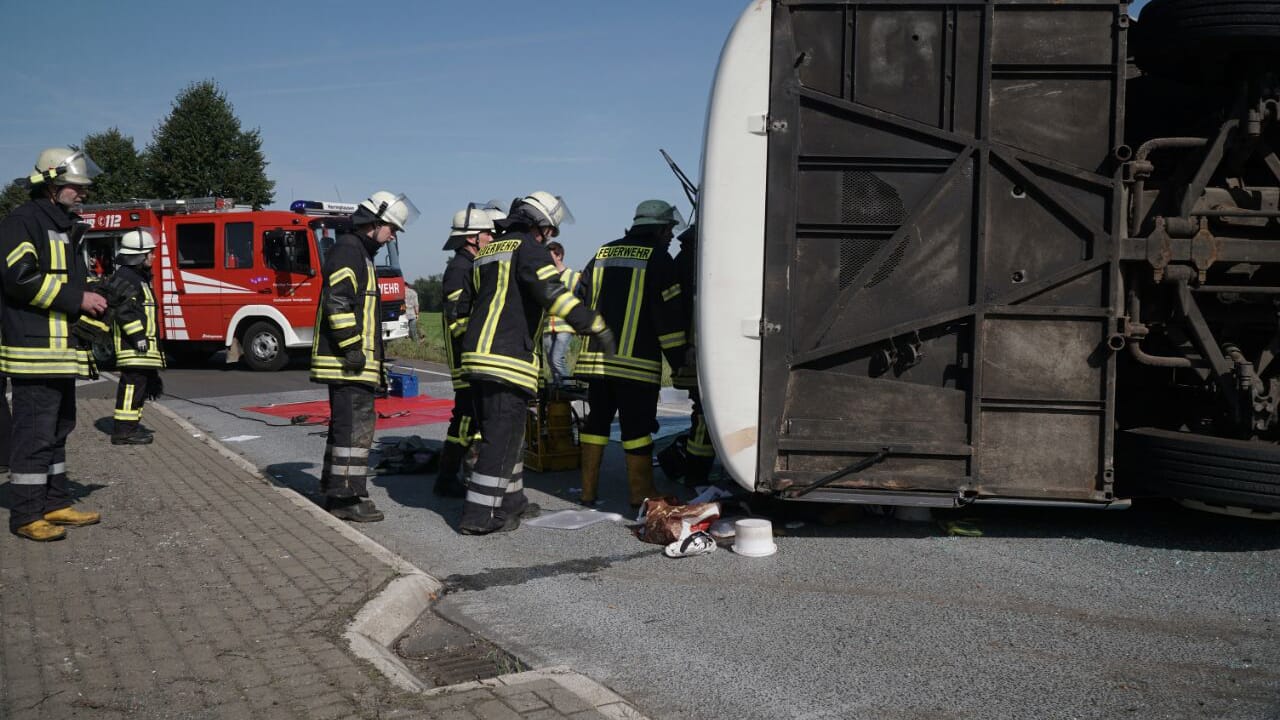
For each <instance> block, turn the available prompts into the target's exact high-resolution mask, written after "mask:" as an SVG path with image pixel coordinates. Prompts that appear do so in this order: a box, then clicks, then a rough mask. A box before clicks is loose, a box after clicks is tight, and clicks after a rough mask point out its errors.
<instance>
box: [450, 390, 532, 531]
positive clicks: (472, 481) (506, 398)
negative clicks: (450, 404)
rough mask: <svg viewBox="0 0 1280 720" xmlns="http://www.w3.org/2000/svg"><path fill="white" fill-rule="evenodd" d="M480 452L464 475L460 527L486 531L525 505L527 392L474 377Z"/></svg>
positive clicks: (497, 525) (515, 513)
mask: <svg viewBox="0 0 1280 720" xmlns="http://www.w3.org/2000/svg"><path fill="white" fill-rule="evenodd" d="M471 395H472V400H473V407H474V408H475V418H476V422H477V424H478V425H479V430H480V439H479V441H478V443H479V444H478V449H479V457H478V458H477V459H476V466H475V469H474V470H473V471H472V473H471V477H470V478H468V479H467V499H466V502H465V503H464V504H463V507H462V522H461V527H462V528H464V529H467V530H479V531H484V532H487V531H490V530H495V529H497V528H500V527H502V526H503V525H504V524H506V522H507V519H508V518H510V517H512V516H513V515H519V514H520V513H522V512H524V510H525V508H526V507H528V505H529V500H528V498H526V497H525V494H524V457H523V452H524V429H525V422H526V416H527V415H528V413H529V401H530V399H531V398H530V397H529V395H528V393H526V392H525V391H523V390H517V389H516V388H515V387H513V386H511V385H507V384H506V383H501V382H495V381H492V380H472V381H471Z"/></svg>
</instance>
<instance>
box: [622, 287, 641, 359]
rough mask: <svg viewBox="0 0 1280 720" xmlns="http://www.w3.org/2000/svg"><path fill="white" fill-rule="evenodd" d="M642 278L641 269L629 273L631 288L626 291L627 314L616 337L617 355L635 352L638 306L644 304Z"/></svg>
mask: <svg viewBox="0 0 1280 720" xmlns="http://www.w3.org/2000/svg"><path fill="white" fill-rule="evenodd" d="M644 276H645V271H644V270H643V269H640V268H637V269H634V270H632V271H631V288H630V289H629V290H627V314H626V317H624V318H623V320H622V333H621V334H619V336H618V354H619V355H631V354H632V353H634V352H635V347H636V332H637V331H638V330H639V329H640V306H641V305H642V304H644Z"/></svg>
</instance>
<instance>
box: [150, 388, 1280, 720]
mask: <svg viewBox="0 0 1280 720" xmlns="http://www.w3.org/2000/svg"><path fill="white" fill-rule="evenodd" d="M419 365H420V366H421V369H422V371H423V373H422V374H421V375H420V379H421V382H422V390H423V391H424V392H426V393H428V394H431V395H435V396H441V397H445V396H448V394H449V390H448V385H447V382H444V380H445V378H444V377H443V376H442V375H441V374H439V373H440V371H441V368H439V367H438V366H434V367H433V366H430V365H427V364H421V363H420V364H419ZM432 373H436V374H432ZM166 385H167V388H168V390H169V391H170V392H171V393H173V394H174V395H177V396H181V397H184V398H188V399H191V400H195V401H198V402H200V403H202V404H201V405H195V404H191V403H188V402H184V401H182V400H178V399H176V398H173V397H171V398H167V399H166V400H165V401H164V402H165V403H166V404H167V405H169V406H170V407H171V408H173V409H175V410H176V411H178V412H179V413H180V414H182V415H185V416H186V417H188V418H189V419H191V420H192V422H193V423H194V424H195V425H197V426H198V427H201V428H203V429H204V430H206V431H207V432H209V433H210V434H212V435H213V436H215V437H218V438H220V439H223V440H224V441H225V442H227V444H228V446H230V447H232V448H234V449H236V450H237V451H239V452H241V453H242V454H244V455H245V456H246V457H248V458H249V459H250V460H252V461H253V462H255V463H256V464H258V465H259V467H261V468H263V469H264V471H265V472H266V473H267V474H268V475H270V476H271V477H274V478H276V479H277V480H278V481H279V482H281V483H283V484H286V485H289V486H292V487H294V488H296V489H298V490H299V491H300V492H303V493H304V494H308V495H311V496H313V497H314V492H315V487H316V477H317V474H318V470H319V461H320V457H321V453H322V452H323V444H324V438H323V436H322V435H320V434H319V431H320V430H322V428H316V427H306V426H302V427H299V426H286V427H277V426H274V425H277V424H279V423H281V422H282V421H281V420H279V419H277V418H270V417H265V416H253V415H251V414H249V413H246V412H244V411H243V410H242V409H241V408H243V407H246V406H250V405H262V404H267V403H280V402H295V401H303V400H315V399H321V398H323V397H324V390H323V388H322V387H320V386H315V385H311V384H310V383H308V382H307V379H306V372H305V369H304V368H301V367H297V366H295V367H294V369H290V370H286V371H283V372H280V373H274V374H257V373H248V372H244V371H239V370H223V369H219V368H218V367H217V366H213V365H211V366H209V367H207V368H184V369H171V370H169V371H168V372H167V373H166ZM210 406H212V407H210ZM228 413H230V414H228ZM233 415H239V416H242V417H254V418H255V419H253V420H245V419H239V418H237V417H234V416H233ZM259 421H265V422H266V423H270V424H271V425H270V426H269V425H267V424H263V423H262V422H259ZM443 434H444V425H442V424H437V425H426V426H419V427H412V428H406V429H401V430H395V431H388V432H380V433H379V439H380V440H383V441H389V440H391V441H393V440H396V439H398V438H401V437H405V436H407V435H418V436H420V437H422V438H425V439H427V440H429V441H432V442H433V443H434V442H438V441H439V440H440V439H441V438H442V437H443ZM621 464H622V463H621V451H620V450H619V449H618V448H617V447H616V446H611V447H610V449H609V452H608V454H607V456H606V467H605V473H604V480H603V484H604V486H605V488H604V490H605V494H604V496H605V498H606V500H607V504H606V506H605V507H604V508H603V509H605V510H616V511H624V510H625V505H624V502H625V500H624V495H623V492H624V488H623V485H624V481H623V474H622V470H621ZM659 475H660V473H659ZM526 483H527V484H528V485H529V486H530V487H531V491H530V494H531V496H532V498H533V499H534V500H535V501H536V502H539V503H541V504H542V505H543V507H544V508H546V509H548V510H556V509H561V508H568V507H571V505H570V503H569V502H568V498H570V497H571V494H570V492H569V490H570V489H571V488H572V487H573V486H574V485H575V484H576V477H575V475H574V474H573V473H551V474H538V473H527V474H526ZM430 487H431V478H430V477H424V476H394V475H388V476H379V477H378V478H377V479H376V480H375V481H374V483H373V488H372V493H373V497H374V499H375V500H376V501H377V503H378V505H379V506H380V507H382V508H383V509H384V510H385V511H386V514H387V520H386V521H385V522H382V523H376V524H371V525H365V526H359V527H360V529H361V530H363V531H365V532H366V533H368V534H369V535H370V536H371V537H373V538H374V539H376V540H377V541H378V542H380V543H382V544H383V545H385V546H387V547H388V548H390V549H391V550H393V551H395V552H397V553H399V554H401V555H402V556H404V557H405V558H407V559H408V560H410V561H411V562H413V563H415V564H416V565H418V566H419V567H421V568H422V569H424V570H425V571H427V572H429V573H431V574H433V575H436V576H437V577H440V578H442V579H444V580H445V581H446V583H447V585H448V586H449V588H450V590H449V592H448V593H447V594H446V595H445V596H444V597H443V598H442V600H441V601H440V604H439V610H440V612H441V613H442V614H444V615H446V616H447V617H449V618H450V619H452V620H455V621H456V622H459V623H460V624H463V625H465V626H467V627H468V628H470V629H473V630H475V631H477V632H479V633H481V634H482V635H484V636H485V637H487V638H488V639H490V640H492V641H493V642H495V643H496V644H498V645H500V646H502V647H503V648H506V649H507V650H509V651H511V652H513V653H515V654H517V655H518V656H520V657H521V658H522V659H524V660H525V661H527V662H529V663H530V664H532V665H535V666H540V665H544V664H566V665H570V666H573V667H574V668H576V669H578V670H580V671H582V672H584V673H587V674H589V675H591V676H593V677H594V678H596V679H597V680H600V681H602V682H604V683H605V684H607V685H609V686H611V687H612V688H614V689H615V690H617V691H619V692H620V693H622V694H624V695H626V696H627V697H628V698H630V699H632V700H633V701H635V702H636V704H637V705H638V706H639V707H641V708H642V709H643V710H644V711H645V712H647V713H648V714H649V715H650V716H652V717H657V718H688V717H708V718H805V719H818V718H895V719H896V718H1114V717H1124V718H1144V719H1145V718H1153V719H1154V718H1258V719H1262V718H1277V717H1280V633H1278V631H1277V625H1278V624H1280V579H1278V578H1277V575H1278V573H1277V570H1278V569H1280V527H1277V525H1276V524H1268V523H1263V522H1257V521H1245V520H1237V519H1231V518H1221V517H1217V516H1212V515H1204V514H1200V513H1195V512H1192V511H1187V510H1183V509H1181V508H1178V507H1175V506H1172V505H1169V504H1164V503H1146V504H1143V503H1135V507H1134V508H1133V509H1132V510H1128V511H1121V512H1114V511H1113V512H1102V511H1062V510H1039V509H1016V510H1015V509H989V510H984V511H979V512H972V513H968V514H967V515H966V517H969V518H970V519H972V521H973V523H974V524H975V525H976V527H977V528H979V529H980V530H981V531H982V532H983V536H982V537H952V536H948V535H946V534H945V533H944V532H942V531H941V530H940V529H939V527H938V526H936V525H933V524H908V523H902V522H898V521H896V520H893V519H889V518H886V517H881V516H874V515H870V514H865V513H863V512H862V511H861V510H860V509H856V508H849V507H829V506H808V505H806V506H804V507H803V508H796V507H794V506H793V507H792V509H793V511H796V510H804V511H806V514H804V515H799V514H796V513H795V512H792V513H791V514H788V515H787V516H785V517H784V516H783V515H782V514H778V513H777V511H776V510H775V509H773V508H767V507H765V506H764V505H763V504H762V503H759V502H756V503H753V505H752V507H753V509H754V510H755V511H756V512H770V513H774V517H775V522H776V524H778V525H779V526H781V524H782V522H784V521H786V520H796V519H800V520H802V521H803V522H804V524H803V526H801V527H798V528H794V529H789V530H786V531H785V532H786V534H785V536H783V537H779V538H778V539H777V543H778V546H779V552H778V553H777V554H776V555H774V556H772V557H769V558H762V559H748V558H744V557H741V556H738V555H735V554H734V553H732V552H730V551H727V550H724V549H721V550H719V551H717V552H715V553H712V554H711V555H707V556H702V557H696V558H688V559H682V560H671V559H667V558H665V557H663V556H662V554H661V549H660V548H658V547H657V546H654V545H646V544H643V543H641V542H639V541H638V540H636V539H635V538H634V537H632V536H631V534H630V533H629V532H628V531H627V530H626V529H625V528H624V527H622V526H620V525H615V524H610V523H603V524H600V525H595V526H592V527H589V528H586V529H584V530H578V531H557V530H546V529H538V528H528V527H522V528H520V529H519V530H517V531H516V532H514V533H510V534H506V535H499V536H488V537H480V538H476V537H464V536H459V535H456V534H455V533H454V532H453V530H452V525H453V524H454V523H456V520H457V516H458V514H459V513H460V508H461V503H460V501H457V500H448V501H441V500H439V499H437V498H435V497H434V496H433V495H432V494H431V493H430Z"/></svg>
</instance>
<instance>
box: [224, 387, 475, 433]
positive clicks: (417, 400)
mask: <svg viewBox="0 0 1280 720" xmlns="http://www.w3.org/2000/svg"><path fill="white" fill-rule="evenodd" d="M373 407H374V410H376V411H377V413H378V425H377V427H378V429H379V430H387V429H390V428H401V427H410V426H412V425H430V424H432V423H442V422H449V415H450V414H451V413H452V412H453V400H452V399H450V398H433V397H429V396H427V395H419V396H418V397H411V398H402V397H385V398H378V399H377V400H375V401H374V405H373ZM243 409H244V410H248V411H249V412H256V413H262V414H264V415H274V416H276V417H282V418H290V419H292V418H295V417H297V416H299V415H306V416H307V419H306V421H305V422H306V423H307V424H308V425H311V424H318V425H323V424H327V423H328V422H329V401H328V400H316V401H314V402H297V403H285V404H284V405H264V406H254V407H247V408H243Z"/></svg>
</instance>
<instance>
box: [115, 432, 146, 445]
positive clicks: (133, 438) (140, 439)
mask: <svg viewBox="0 0 1280 720" xmlns="http://www.w3.org/2000/svg"><path fill="white" fill-rule="evenodd" d="M155 439H156V438H155V436H154V435H151V434H149V433H144V432H138V431H137V430H136V429H135V430H134V431H133V432H131V433H129V434H128V435H112V436H111V444H112V445H150V444H151V443H152V442H154V441H155Z"/></svg>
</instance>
